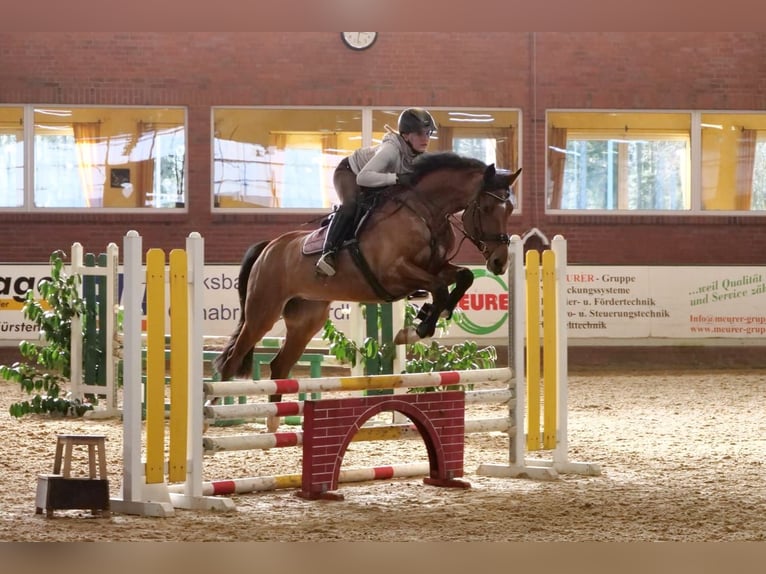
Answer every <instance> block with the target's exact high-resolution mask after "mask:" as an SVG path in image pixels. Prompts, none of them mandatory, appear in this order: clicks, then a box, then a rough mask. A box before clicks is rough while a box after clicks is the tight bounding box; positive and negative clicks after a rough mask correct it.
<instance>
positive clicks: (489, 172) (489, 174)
mask: <svg viewBox="0 0 766 574" xmlns="http://www.w3.org/2000/svg"><path fill="white" fill-rule="evenodd" d="M494 177H495V164H494V163H491V164H489V165H488V166H487V169H485V170H484V181H489V180H491V179H492V178H494Z"/></svg>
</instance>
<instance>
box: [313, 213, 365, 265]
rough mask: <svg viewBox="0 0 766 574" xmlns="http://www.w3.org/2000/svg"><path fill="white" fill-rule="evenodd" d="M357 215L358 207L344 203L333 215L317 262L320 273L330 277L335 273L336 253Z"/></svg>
mask: <svg viewBox="0 0 766 574" xmlns="http://www.w3.org/2000/svg"><path fill="white" fill-rule="evenodd" d="M344 208H345V209H344ZM355 215H356V209H348V207H347V206H345V205H342V206H341V207H340V209H338V211H336V212H335V214H334V215H333V217H332V220H330V226H329V227H328V228H327V235H325V238H324V246H323V247H322V256H321V257H320V258H319V261H317V263H316V268H317V270H318V271H319V272H320V273H323V274H325V275H327V276H328V277H332V276H333V275H335V254H336V253H337V251H338V249H340V246H341V244H342V243H343V240H344V239H345V238H346V235H347V234H348V233H349V231H350V228H351V226H352V225H353V224H354V216H355Z"/></svg>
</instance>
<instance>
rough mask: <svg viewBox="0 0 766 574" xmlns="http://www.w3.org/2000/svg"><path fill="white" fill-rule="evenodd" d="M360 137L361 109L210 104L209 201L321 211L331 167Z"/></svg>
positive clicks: (331, 191)
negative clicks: (246, 106)
mask: <svg viewBox="0 0 766 574" xmlns="http://www.w3.org/2000/svg"><path fill="white" fill-rule="evenodd" d="M361 140H362V111H361V110H342V109H324V108H318V109H293V108H287V109H276V108H273V109H272V108H269V109H260V108H259V109H253V108H215V109H214V110H213V205H214V207H216V208H258V209H264V208H283V209H326V208H328V207H330V206H331V205H332V204H333V203H334V202H336V201H337V198H336V195H335V188H334V187H333V183H332V176H333V172H334V171H335V167H336V166H337V165H338V163H339V162H340V160H342V159H343V158H344V157H346V156H347V155H349V154H351V152H353V151H354V150H355V149H356V148H358V147H360V145H361Z"/></svg>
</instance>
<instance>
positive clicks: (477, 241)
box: [458, 189, 513, 258]
mask: <svg viewBox="0 0 766 574" xmlns="http://www.w3.org/2000/svg"><path fill="white" fill-rule="evenodd" d="M482 194H484V195H489V196H491V197H493V198H495V199H496V200H497V201H499V202H501V203H510V204H511V205H513V201H512V196H511V190H510V189H506V190H504V191H503V192H499V191H490V190H487V189H482V190H481V191H480V192H479V193H478V194H477V195H476V197H475V198H474V199H473V201H471V203H469V204H468V205H467V206H466V208H465V211H469V210H470V213H471V224H472V225H471V226H472V227H473V228H474V230H475V234H471V233H468V232H467V231H466V230H465V226H462V227H458V229H459V230H460V232H461V233H462V234H463V236H464V237H466V238H468V240H469V241H470V242H471V243H473V244H474V245H475V246H476V248H477V249H478V250H479V251H481V253H482V255H484V257H485V258H486V257H487V256H488V253H487V243H486V242H489V241H491V242H494V243H500V244H503V245H509V244H510V243H511V238H510V236H509V235H508V234H507V233H494V234H488V233H485V232H484V229H483V228H482V224H481V214H480V212H479V200H480V199H481V196H482Z"/></svg>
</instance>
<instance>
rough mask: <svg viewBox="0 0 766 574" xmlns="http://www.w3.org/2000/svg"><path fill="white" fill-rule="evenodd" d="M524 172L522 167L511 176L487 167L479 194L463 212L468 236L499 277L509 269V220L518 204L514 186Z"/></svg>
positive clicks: (464, 225) (508, 173) (490, 166)
mask: <svg viewBox="0 0 766 574" xmlns="http://www.w3.org/2000/svg"><path fill="white" fill-rule="evenodd" d="M520 173H521V168H519V169H518V170H517V171H515V172H514V173H510V172H508V171H505V170H496V169H495V166H494V164H493V165H489V166H487V169H486V170H485V171H484V178H483V179H482V183H481V188H480V189H479V192H478V193H477V194H476V197H475V198H474V199H473V200H472V201H471V203H469V204H468V206H467V207H466V208H465V210H464V211H463V229H464V230H465V234H466V237H468V239H470V240H471V241H472V242H473V244H474V245H476V247H477V248H478V249H479V251H481V253H482V255H484V259H485V260H486V262H487V269H488V270H489V271H491V272H492V273H494V274H495V275H500V274H501V273H505V271H506V269H507V268H508V261H509V256H510V253H509V250H508V244H509V243H510V238H509V236H508V233H507V229H508V218H509V217H510V215H511V213H513V208H514V201H515V199H514V196H513V194H512V193H511V186H512V185H513V184H514V183H515V182H516V179H517V178H518V177H519V174H520Z"/></svg>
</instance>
